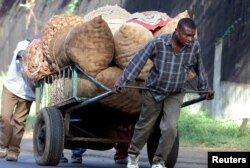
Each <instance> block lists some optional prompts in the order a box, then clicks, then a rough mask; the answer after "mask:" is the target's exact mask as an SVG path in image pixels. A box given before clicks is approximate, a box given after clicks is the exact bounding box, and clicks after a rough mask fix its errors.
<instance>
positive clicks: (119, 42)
mask: <svg viewBox="0 0 250 168" xmlns="http://www.w3.org/2000/svg"><path fill="white" fill-rule="evenodd" d="M152 38H153V35H152V33H151V32H150V31H149V30H147V29H146V28H145V27H143V26H141V25H139V24H136V23H125V24H123V25H122V26H121V27H120V29H119V30H118V31H116V33H115V34H114V40H115V63H116V64H117V65H118V66H119V67H120V68H122V69H124V68H125V67H126V66H127V64H128V62H129V61H130V60H131V58H132V57H133V56H134V54H135V53H136V52H137V51H139V50H140V49H141V48H143V47H144V46H145V45H146V44H147V43H148V42H149V41H150V40H151V39H152ZM151 67H152V61H150V60H148V61H147V63H146V65H145V66H144V67H143V69H142V71H141V73H140V74H139V76H138V77H137V79H142V80H145V79H146V76H147V74H148V72H149V71H150V69H151Z"/></svg>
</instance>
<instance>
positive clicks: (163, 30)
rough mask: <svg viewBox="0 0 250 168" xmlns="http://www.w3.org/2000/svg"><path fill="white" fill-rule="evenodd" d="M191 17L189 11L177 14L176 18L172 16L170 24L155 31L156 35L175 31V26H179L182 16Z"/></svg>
mask: <svg viewBox="0 0 250 168" xmlns="http://www.w3.org/2000/svg"><path fill="white" fill-rule="evenodd" d="M186 17H188V18H190V16H189V14H188V12H187V11H184V12H182V13H179V14H178V15H177V16H175V17H174V18H170V21H169V22H168V24H166V25H165V26H164V27H162V28H161V29H160V30H159V31H157V32H156V33H155V36H158V35H161V34H166V33H171V32H174V30H175V28H176V27H177V24H178V22H179V20H180V19H182V18H186Z"/></svg>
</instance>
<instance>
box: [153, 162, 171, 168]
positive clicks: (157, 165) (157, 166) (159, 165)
mask: <svg viewBox="0 0 250 168" xmlns="http://www.w3.org/2000/svg"><path fill="white" fill-rule="evenodd" d="M151 168H167V167H166V166H165V164H164V162H160V163H153V165H152V167H151Z"/></svg>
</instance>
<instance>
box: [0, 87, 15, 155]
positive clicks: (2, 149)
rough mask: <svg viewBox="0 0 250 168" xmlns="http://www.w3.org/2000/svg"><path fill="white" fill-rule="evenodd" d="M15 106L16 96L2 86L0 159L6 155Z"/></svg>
mask: <svg viewBox="0 0 250 168" xmlns="http://www.w3.org/2000/svg"><path fill="white" fill-rule="evenodd" d="M16 104H17V98H16V96H15V95H14V94H13V93H11V92H10V91H8V90H7V89H6V88H5V87H4V86H3V91H2V105H1V116H0V157H5V156H6V155H7V148H8V147H9V143H10V140H11V136H12V126H11V124H10V123H11V118H12V115H13V111H14V108H15V106H16Z"/></svg>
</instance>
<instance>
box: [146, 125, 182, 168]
mask: <svg viewBox="0 0 250 168" xmlns="http://www.w3.org/2000/svg"><path fill="white" fill-rule="evenodd" d="M159 139H160V129H159V127H156V128H155V131H154V132H153V133H152V134H151V135H150V137H149V139H148V141H147V152H148V160H149V163H150V164H151V165H152V161H153V157H154V153H155V151H156V148H157V146H158V142H159ZM178 153H179V131H178V129H177V136H176V138H175V141H174V144H173V147H172V150H171V152H170V154H169V155H168V157H167V161H166V162H165V166H166V167H167V168H174V166H175V164H176V161H177V158H178Z"/></svg>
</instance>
